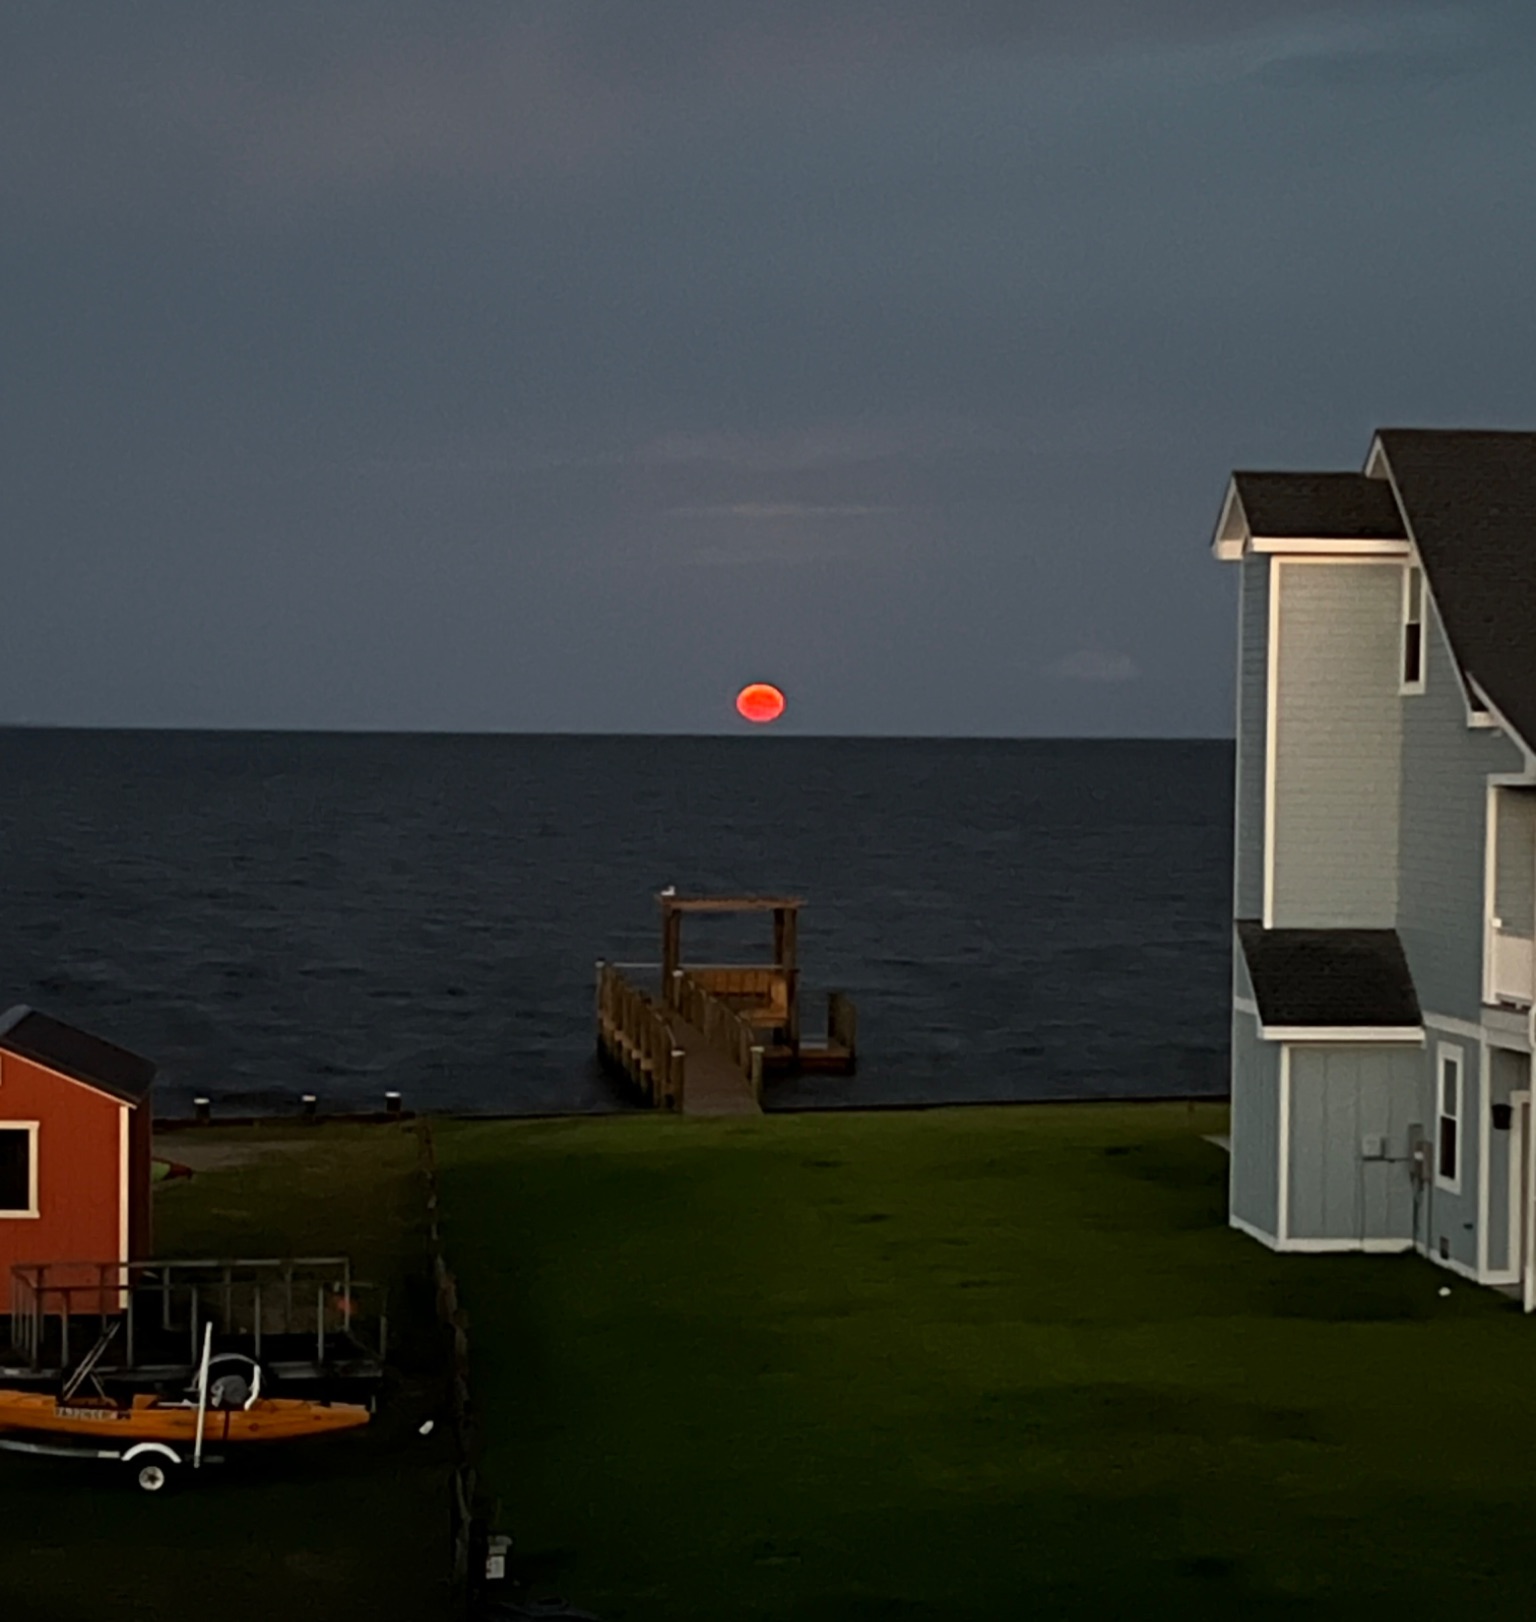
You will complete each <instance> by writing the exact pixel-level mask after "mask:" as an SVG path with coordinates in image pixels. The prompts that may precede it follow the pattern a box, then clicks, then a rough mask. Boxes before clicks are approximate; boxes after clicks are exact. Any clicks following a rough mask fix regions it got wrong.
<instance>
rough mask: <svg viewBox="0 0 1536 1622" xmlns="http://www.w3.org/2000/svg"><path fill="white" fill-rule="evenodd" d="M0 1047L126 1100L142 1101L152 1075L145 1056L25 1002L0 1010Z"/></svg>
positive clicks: (152, 1068) (132, 1101) (134, 1102)
mask: <svg viewBox="0 0 1536 1622" xmlns="http://www.w3.org/2000/svg"><path fill="white" fill-rule="evenodd" d="M0 1050H4V1051H5V1052H6V1053H14V1054H15V1055H16V1056H17V1057H18V1058H20V1059H30V1060H31V1061H32V1062H33V1063H34V1064H40V1065H42V1066H44V1067H45V1068H46V1069H49V1070H56V1071H58V1073H59V1074H60V1075H62V1076H68V1077H69V1078H70V1079H71V1080H72V1081H79V1082H84V1083H85V1085H86V1086H88V1087H95V1088H97V1089H98V1090H99V1091H101V1092H104V1093H110V1094H111V1095H112V1097H114V1098H120V1099H121V1100H122V1101H123V1102H124V1103H125V1104H141V1103H143V1101H144V1099H145V1097H146V1096H147V1095H148V1093H149V1087H150V1083H151V1082H152V1081H153V1080H154V1079H155V1067H154V1065H153V1064H151V1063H150V1061H149V1060H148V1059H144V1058H140V1056H139V1055H138V1054H137V1053H130V1052H129V1051H128V1050H127V1048H120V1047H116V1046H114V1045H113V1044H112V1043H111V1042H104V1041H102V1039H101V1038H100V1037H99V1036H92V1035H91V1034H90V1032H89V1031H82V1030H80V1029H79V1028H78V1027H77V1026H74V1025H66V1024H65V1023H64V1022H63V1020H58V1019H51V1018H50V1017H49V1016H48V1015H47V1014H40V1013H38V1012H37V1011H36V1010H35V1009H32V1008H28V1007H27V1006H26V1005H25V1004H18V1005H17V1006H16V1007H15V1008H12V1009H9V1010H7V1012H6V1013H4V1014H0Z"/></svg>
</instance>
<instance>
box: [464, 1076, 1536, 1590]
mask: <svg viewBox="0 0 1536 1622" xmlns="http://www.w3.org/2000/svg"><path fill="white" fill-rule="evenodd" d="M1223 1126H1224V1113H1223V1111H1221V1110H1220V1109H1218V1108H1216V1107H1210V1106H1202V1107H1200V1108H1197V1109H1190V1108H1188V1107H1186V1106H1184V1105H1173V1106H1167V1105H1141V1106H1121V1105H1106V1106H1099V1105H1071V1106H1063V1107H1055V1106H1050V1107H1046V1106H1036V1107H1028V1108H1016V1109H966V1110H953V1111H932V1112H920V1113H912V1114H906V1113H902V1114H835V1115H797V1116H778V1117H772V1116H770V1117H768V1118H766V1119H764V1120H761V1121H750V1122H705V1121H694V1120H686V1119H677V1118H673V1117H664V1116H644V1117H639V1118H635V1117H629V1118H623V1119H607V1120H593V1119H588V1120H577V1121H564V1122H538V1123H522V1124H505V1123H496V1124H492V1123H484V1124H478V1125H477V1124H473V1123H468V1122H459V1123H444V1124H443V1125H442V1126H441V1127H440V1128H439V1129H438V1131H439V1136H438V1148H439V1155H440V1161H441V1164H442V1166H443V1168H444V1184H443V1186H444V1200H445V1206H446V1214H447V1240H448V1245H449V1250H450V1256H451V1259H452V1261H453V1263H454V1265H455V1266H456V1268H457V1270H458V1271H459V1273H460V1276H461V1279H462V1282H463V1286H464V1295H465V1301H466V1305H467V1307H468V1310H469V1313H470V1317H471V1321H472V1330H471V1338H472V1358H473V1365H474V1380H475V1388H476V1395H477V1399H478V1402H479V1405H480V1409H481V1413H482V1419H483V1424H484V1428H485V1435H486V1452H485V1461H484V1462H485V1470H486V1476H487V1478H488V1485H489V1486H490V1488H491V1489H492V1490H493V1491H495V1492H498V1493H499V1494H500V1495H501V1497H502V1499H503V1504H504V1518H505V1520H506V1522H507V1523H508V1525H509V1526H510V1528H511V1529H512V1530H513V1531H514V1532H515V1533H516V1534H517V1538H518V1558H519V1563H520V1570H521V1573H522V1574H523V1576H524V1577H526V1578H527V1579H528V1580H529V1581H530V1582H531V1584H532V1591H533V1592H535V1593H538V1592H559V1593H563V1594H565V1595H566V1596H567V1597H569V1598H571V1599H572V1600H575V1601H579V1602H581V1603H583V1604H585V1605H587V1606H588V1607H589V1608H590V1609H593V1610H595V1611H598V1612H600V1613H601V1614H602V1615H603V1616H604V1617H605V1618H613V1619H619V1618H627V1619H635V1622H640V1619H646V1622H694V1619H697V1622H705V1619H710V1622H716V1619H724V1618H730V1619H740V1622H749V1619H754V1618H762V1619H765V1622H766V1619H769V1618H772V1619H775V1622H810V1619H813V1618H814V1619H818V1622H820V1619H826V1622H832V1619H834V1618H836V1619H838V1622H847V1619H860V1622H862V1619H873V1618H877V1617H879V1618H886V1617H890V1618H900V1619H903V1622H917V1619H934V1622H937V1619H939V1618H991V1617H998V1618H1013V1617H1024V1616H1039V1617H1053V1618H1054V1617H1096V1618H1114V1617H1162V1616H1169V1617H1180V1618H1188V1617H1212V1618H1215V1617H1222V1618H1236V1617H1301V1616H1305V1617H1333V1616H1338V1617H1350V1618H1359V1617H1362V1616H1376V1615H1381V1616H1387V1615H1391V1614H1407V1613H1408V1612H1410V1611H1414V1612H1417V1611H1424V1612H1427V1613H1428V1614H1445V1615H1451V1614H1455V1615H1462V1616H1475V1617H1478V1618H1484V1617H1499V1616H1504V1615H1509V1616H1517V1615H1518V1616H1525V1615H1527V1614H1529V1612H1530V1610H1531V1608H1532V1606H1533V1605H1536V1539H1533V1538H1532V1537H1531V1536H1530V1535H1529V1527H1530V1523H1531V1516H1532V1514H1533V1506H1536V1321H1528V1320H1526V1319H1525V1318H1524V1317H1523V1316H1522V1315H1521V1314H1520V1313H1519V1312H1518V1311H1517V1310H1515V1308H1514V1307H1513V1306H1512V1304H1511V1303H1509V1302H1507V1301H1506V1300H1505V1299H1504V1298H1503V1297H1502V1296H1499V1295H1497V1294H1495V1293H1492V1292H1489V1291H1485V1290H1479V1289H1475V1288H1473V1287H1472V1286H1469V1285H1466V1284H1463V1283H1461V1282H1460V1281H1458V1280H1454V1279H1452V1278H1451V1277H1450V1276H1449V1275H1448V1274H1445V1273H1443V1272H1440V1271H1438V1270H1436V1269H1434V1268H1432V1267H1430V1266H1429V1265H1428V1264H1426V1263H1423V1262H1421V1261H1419V1260H1417V1259H1413V1258H1362V1257H1350V1256H1342V1257H1304V1256H1288V1257H1277V1256H1273V1255H1271V1254H1269V1253H1268V1252H1267V1251H1265V1250H1264V1249H1262V1248H1261V1247H1260V1246H1259V1245H1257V1244H1255V1243H1254V1242H1252V1241H1251V1240H1247V1239H1244V1238H1241V1237H1239V1236H1238V1235H1236V1234H1234V1233H1232V1232H1231V1231H1230V1230H1228V1229H1227V1228H1226V1227H1225V1226H1224V1214H1223V1213H1224V1188H1225V1178H1226V1159H1225V1156H1224V1155H1223V1154H1222V1153H1221V1151H1220V1150H1219V1149H1217V1148H1215V1147H1214V1146H1213V1145H1211V1144H1210V1143H1207V1142H1204V1141H1202V1136H1201V1135H1202V1134H1203V1133H1208V1132H1213V1131H1219V1130H1222V1129H1223ZM1445 1284H1450V1286H1451V1293H1450V1295H1449V1296H1448V1297H1445V1298H1442V1297H1441V1296H1440V1294H1439V1290H1440V1288H1441V1287H1442V1285H1445Z"/></svg>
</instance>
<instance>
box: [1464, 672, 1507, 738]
mask: <svg viewBox="0 0 1536 1622" xmlns="http://www.w3.org/2000/svg"><path fill="white" fill-rule="evenodd" d="M1462 694H1463V696H1464V697H1465V698H1466V700H1467V725H1468V726H1469V727H1497V726H1498V724H1499V723H1498V722H1497V721H1496V720H1495V719H1494V715H1493V706H1492V705H1491V704H1490V703H1489V702H1488V695H1487V693H1485V692H1484V691H1483V688H1482V684H1481V683H1480V682H1478V681H1477V680H1476V679H1475V678H1474V677H1473V676H1472V675H1471V674H1470V673H1468V672H1465V671H1464V672H1463V673H1462ZM1474 698H1475V699H1476V700H1477V701H1478V703H1479V704H1481V705H1482V708H1481V709H1478V710H1475V709H1473V708H1472V700H1473V699H1474Z"/></svg>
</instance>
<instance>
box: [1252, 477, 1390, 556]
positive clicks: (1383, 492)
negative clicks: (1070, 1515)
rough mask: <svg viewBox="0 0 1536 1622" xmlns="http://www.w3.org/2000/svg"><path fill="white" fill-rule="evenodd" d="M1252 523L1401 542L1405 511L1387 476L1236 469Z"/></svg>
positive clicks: (1261, 531)
mask: <svg viewBox="0 0 1536 1622" xmlns="http://www.w3.org/2000/svg"><path fill="white" fill-rule="evenodd" d="M1232 482H1233V484H1234V485H1236V487H1237V494H1238V498H1239V500H1241V502H1242V504H1243V515H1244V516H1245V517H1246V518H1247V520H1248V528H1249V530H1250V531H1251V532H1252V533H1253V534H1255V535H1269V536H1277V537H1278V536H1290V537H1295V538H1297V539H1300V538H1303V537H1305V538H1307V539H1316V540H1341V541H1342V540H1347V541H1378V540H1379V541H1398V540H1403V539H1406V535H1407V532H1406V531H1405V530H1404V528H1403V517H1402V514H1401V513H1400V512H1399V511H1398V510H1397V502H1396V501H1395V500H1394V499H1393V495H1392V487H1391V486H1390V485H1389V484H1388V483H1387V482H1386V480H1385V479H1370V478H1367V477H1366V476H1365V474H1363V473H1252V472H1250V473H1234V474H1233V475H1232Z"/></svg>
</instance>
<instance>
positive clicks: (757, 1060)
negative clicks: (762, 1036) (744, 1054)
mask: <svg viewBox="0 0 1536 1622" xmlns="http://www.w3.org/2000/svg"><path fill="white" fill-rule="evenodd" d="M750 1079H751V1082H752V1098H753V1101H754V1102H755V1103H758V1104H761V1103H762V1101H763V1050H762V1049H761V1048H760V1047H758V1046H757V1045H756V1044H755V1043H754V1044H753V1047H752V1068H751V1071H750Z"/></svg>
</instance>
